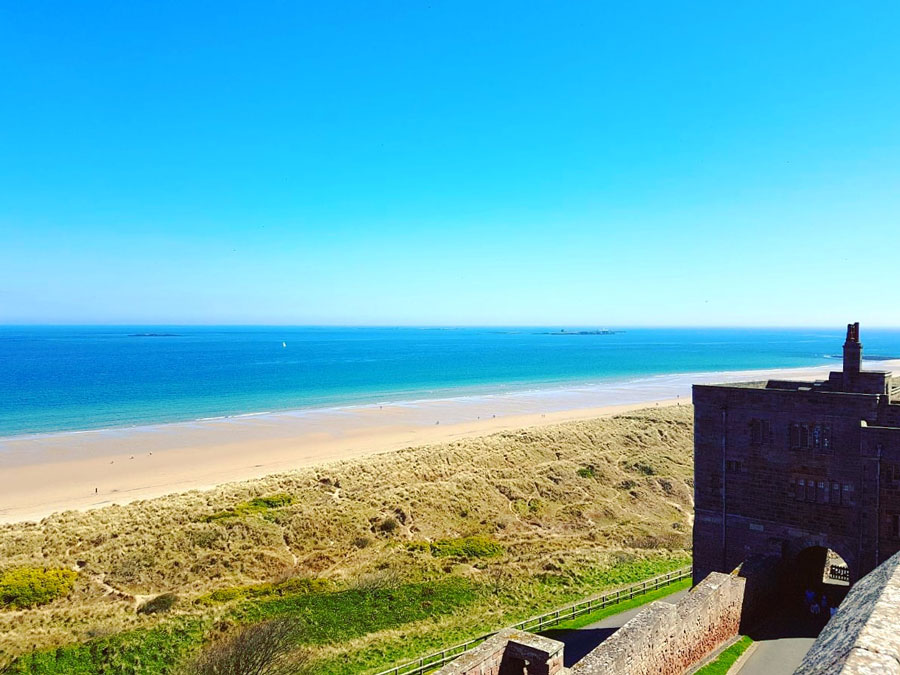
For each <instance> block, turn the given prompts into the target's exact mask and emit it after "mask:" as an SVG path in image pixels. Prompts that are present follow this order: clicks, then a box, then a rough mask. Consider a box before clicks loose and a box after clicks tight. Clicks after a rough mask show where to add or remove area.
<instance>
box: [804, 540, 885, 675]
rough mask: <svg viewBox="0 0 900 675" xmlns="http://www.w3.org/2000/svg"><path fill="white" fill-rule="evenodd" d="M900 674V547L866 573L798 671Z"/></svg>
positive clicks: (842, 674) (807, 674)
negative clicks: (899, 551)
mask: <svg viewBox="0 0 900 675" xmlns="http://www.w3.org/2000/svg"><path fill="white" fill-rule="evenodd" d="M825 673H828V674H829V675H831V674H832V673H834V674H840V675H869V674H870V673H872V674H874V673H879V674H883V675H900V553H897V554H896V555H894V556H893V557H892V558H890V559H889V560H887V561H885V562H884V563H882V564H881V565H880V566H879V567H877V568H876V569H874V570H873V571H872V572H870V573H869V574H867V575H866V576H865V577H863V578H862V579H860V581H859V582H857V583H856V584H855V585H854V586H853V588H852V589H850V593H849V594H848V595H847V597H846V598H844V601H843V602H842V603H841V606H840V608H839V609H838V611H837V613H836V614H835V615H834V616H833V617H832V618H831V620H830V621H829V622H828V624H827V625H826V626H825V629H824V630H823V631H822V633H821V634H820V635H819V637H818V638H817V639H816V641H815V643H814V644H813V646H812V648H811V649H810V650H809V652H808V653H807V654H806V656H805V657H804V659H803V661H802V663H801V664H800V667H799V668H798V669H797V670H795V671H794V675H824V674H825Z"/></svg>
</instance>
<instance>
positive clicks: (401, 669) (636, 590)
mask: <svg viewBox="0 0 900 675" xmlns="http://www.w3.org/2000/svg"><path fill="white" fill-rule="evenodd" d="M690 576H691V567H690V566H687V567H681V568H679V569H677V570H672V571H671V572H666V573H665V574H660V575H659V576H655V577H653V578H651V579H645V580H644V581H638V582H635V583H633V584H630V585H629V586H625V587H624V588H619V589H617V590H615V591H608V592H606V593H602V594H600V595H595V596H591V597H590V598H587V599H585V600H581V601H579V602H576V603H574V604H572V605H567V606H566V607H563V608H561V609H555V610H552V611H550V612H547V613H546V614H541V615H539V616H534V617H531V618H530V619H525V620H524V621H520V622H519V623H516V624H513V625H512V626H509V628H512V629H513V630H529V631H542V630H546V629H547V628H550V627H552V626H556V625H559V623H561V622H562V621H568V620H569V619H574V618H576V617H578V616H581V615H582V614H590V613H591V612H593V611H596V610H598V609H603V608H605V607H609V606H610V605H614V604H616V603H619V602H621V601H622V600H627V599H631V598H634V597H635V595H642V594H644V593H646V592H648V591H654V590H658V589H659V588H662V587H663V586H668V585H669V584H673V583H675V582H676V581H681V580H682V579H687V578H688V577H690ZM496 634H497V632H496V631H494V632H493V633H485V634H484V635H480V636H478V637H476V638H472V639H471V640H467V641H466V642H463V643H460V644H458V645H453V646H452V647H446V648H444V649H442V650H441V651H439V652H434V653H433V654H429V655H427V656H422V657H419V658H417V659H413V660H412V661H408V662H407V663H403V664H401V665H399V666H394V667H393V668H388V669H387V670H382V671H381V672H380V673H377V675H424V674H425V673H427V672H430V671H432V670H434V669H435V668H440V667H441V666H443V665H446V664H447V663H449V662H450V661H453V660H454V659H455V658H457V657H458V656H460V655H461V654H464V653H465V652H467V651H469V650H470V649H472V648H473V647H475V646H477V645H479V644H481V643H482V642H484V641H485V640H487V639H489V638H491V637H493V636H494V635H496Z"/></svg>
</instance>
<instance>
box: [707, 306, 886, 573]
mask: <svg viewBox="0 0 900 675" xmlns="http://www.w3.org/2000/svg"><path fill="white" fill-rule="evenodd" d="M843 366H844V367H843V371H842V372H832V373H830V375H829V377H828V379H827V380H824V381H816V382H795V381H788V380H769V381H767V382H748V383H744V384H729V385H716V386H710V385H695V386H694V389H693V391H694V407H695V424H694V434H695V438H694V444H695V446H694V495H695V519H696V520H695V524H694V582H695V583H697V582H699V581H700V580H701V579H703V578H705V577H706V575H707V574H709V573H710V572H713V571H719V572H730V571H732V570H733V569H735V567H737V566H738V565H740V564H741V563H742V562H743V561H745V560H748V559H751V558H754V557H763V556H778V557H780V559H781V560H782V561H783V562H784V563H786V565H784V567H785V568H787V569H792V568H795V567H798V566H800V565H801V563H800V561H801V559H802V557H803V554H804V552H808V551H809V550H810V549H811V547H812V549H813V550H818V551H821V552H822V553H821V560H820V562H821V561H824V556H825V552H826V551H827V550H828V549H830V550H832V551H835V552H836V553H837V554H838V555H839V556H840V557H841V558H843V560H844V561H845V562H846V564H847V567H848V568H849V576H850V579H849V581H851V582H853V581H855V580H857V579H859V578H860V577H862V576H864V575H865V574H867V573H868V572H870V571H871V570H873V569H874V568H875V567H877V566H878V565H879V564H880V563H882V562H883V561H885V560H887V559H888V558H890V557H891V555H892V554H894V553H896V552H897V551H898V550H900V380H898V379H894V378H892V377H891V375H890V373H887V372H881V371H865V370H862V344H860V341H859V324H851V325H849V326H848V327H847V339H846V342H845V343H844V364H843ZM819 569H820V570H821V567H820V568H819ZM820 578H821V577H820Z"/></svg>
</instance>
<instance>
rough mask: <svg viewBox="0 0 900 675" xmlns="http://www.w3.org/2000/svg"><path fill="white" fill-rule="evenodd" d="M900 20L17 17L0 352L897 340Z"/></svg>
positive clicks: (298, 7) (4, 68)
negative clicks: (620, 335)
mask: <svg viewBox="0 0 900 675" xmlns="http://www.w3.org/2000/svg"><path fill="white" fill-rule="evenodd" d="M898 35H900V3H897V2H896V1H895V0H892V1H889V2H822V1H821V0H817V1H815V2H789V1H787V2H786V1H784V0H779V1H777V2H746V3H732V2H721V1H716V2H668V1H666V2H657V3H650V2H549V1H548V2H529V1H527V0H515V1H512V2H499V1H490V2H485V1H484V0H479V1H478V2H464V1H461V0H452V1H450V0H447V1H444V0H439V1H431V2H430V1H426V0H421V1H417V2H402V1H395V0H392V1H389V2H388V1H384V2H382V1H378V0H366V1H365V2H340V1H337V0H336V1H335V2H243V3H235V2H228V1H222V0H219V1H217V2H204V3H195V2H160V3H156V2H108V3H94V2H58V3H51V2H40V1H39V0H36V1H34V2H6V3H2V5H0V83H2V85H0V323H4V322H5V323H21V322H24V323H254V324H259V323H280V324H307V323H316V324H322V323H336V324H519V325H522V324H541V325H565V324H570V325H601V326H616V325H642V324H643V325H647V324H649V325H654V324H656V325H659V324H663V325H673V324H682V325H731V324H738V325H804V324H816V325H838V326H840V325H841V324H844V323H847V322H848V321H851V320H859V321H863V322H864V323H865V324H866V325H870V326H873V325H881V326H885V325H900V302H898V299H897V292H898V273H900V39H898Z"/></svg>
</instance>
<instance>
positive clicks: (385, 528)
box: [378, 516, 400, 534]
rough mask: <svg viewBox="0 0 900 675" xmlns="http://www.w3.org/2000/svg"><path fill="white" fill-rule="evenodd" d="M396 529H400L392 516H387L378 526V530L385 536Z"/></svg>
mask: <svg viewBox="0 0 900 675" xmlns="http://www.w3.org/2000/svg"><path fill="white" fill-rule="evenodd" d="M398 527H400V523H398V522H397V519H396V518H394V517H393V516H388V517H387V518H385V519H384V520H382V521H381V522H380V523H379V524H378V529H379V530H381V531H382V532H385V533H387V534H390V533H391V532H393V531H394V530H396V529H397V528H398Z"/></svg>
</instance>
